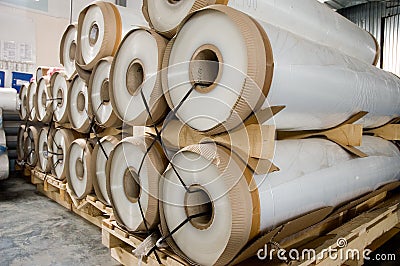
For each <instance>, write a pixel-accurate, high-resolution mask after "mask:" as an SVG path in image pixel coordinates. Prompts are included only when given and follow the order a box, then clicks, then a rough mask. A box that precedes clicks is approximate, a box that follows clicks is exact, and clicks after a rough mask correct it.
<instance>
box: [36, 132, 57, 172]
mask: <svg viewBox="0 0 400 266" xmlns="http://www.w3.org/2000/svg"><path fill="white" fill-rule="evenodd" d="M49 130H50V128H48V127H44V128H42V129H41V130H40V132H39V140H38V149H39V150H38V155H39V158H38V160H39V163H38V166H39V168H40V170H42V171H43V172H45V173H49V172H50V171H51V167H52V165H53V164H52V156H50V153H51V145H52V139H51V138H52V134H51V133H50V132H49Z"/></svg>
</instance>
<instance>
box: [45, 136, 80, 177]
mask: <svg viewBox="0 0 400 266" xmlns="http://www.w3.org/2000/svg"><path fill="white" fill-rule="evenodd" d="M53 138H54V139H53V143H52V153H54V154H53V157H52V160H53V167H52V169H51V170H52V173H53V174H54V175H55V176H56V178H57V179H59V180H64V179H65V177H66V174H67V171H66V162H65V161H66V159H67V152H68V148H69V147H70V146H71V144H72V142H73V141H74V140H75V139H77V138H78V136H77V134H75V133H74V132H73V131H72V130H68V129H57V130H56V131H55V133H54V136H53Z"/></svg>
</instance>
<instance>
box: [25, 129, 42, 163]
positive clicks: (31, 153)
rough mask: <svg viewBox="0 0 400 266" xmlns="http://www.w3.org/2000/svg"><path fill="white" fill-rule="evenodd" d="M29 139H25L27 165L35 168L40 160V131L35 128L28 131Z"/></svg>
mask: <svg viewBox="0 0 400 266" xmlns="http://www.w3.org/2000/svg"><path fill="white" fill-rule="evenodd" d="M26 132H27V137H26V139H25V152H26V154H27V159H26V161H27V163H28V165H29V166H31V167H35V166H36V164H37V162H38V158H39V146H38V144H39V141H38V140H39V130H38V128H37V127H35V126H30V127H28V129H27V131H26Z"/></svg>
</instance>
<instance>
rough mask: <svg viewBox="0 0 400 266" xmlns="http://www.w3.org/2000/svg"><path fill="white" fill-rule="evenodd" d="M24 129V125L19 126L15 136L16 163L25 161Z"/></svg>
mask: <svg viewBox="0 0 400 266" xmlns="http://www.w3.org/2000/svg"><path fill="white" fill-rule="evenodd" d="M25 133H26V129H25V125H21V126H20V127H19V129H18V135H17V155H18V161H20V162H21V161H25V160H26V153H25V149H24V146H25V138H26V134H25Z"/></svg>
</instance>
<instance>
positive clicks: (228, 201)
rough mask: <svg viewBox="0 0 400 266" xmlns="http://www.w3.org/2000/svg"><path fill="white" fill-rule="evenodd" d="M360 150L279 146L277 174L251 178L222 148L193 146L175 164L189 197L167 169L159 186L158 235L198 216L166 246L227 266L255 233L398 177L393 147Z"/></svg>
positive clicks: (302, 143)
mask: <svg viewBox="0 0 400 266" xmlns="http://www.w3.org/2000/svg"><path fill="white" fill-rule="evenodd" d="M360 149H361V150H362V151H364V152H366V153H367V154H368V155H369V157H366V158H354V157H352V156H350V155H349V154H347V153H346V152H345V151H344V150H342V149H341V147H340V146H338V145H336V144H334V143H332V142H329V141H328V140H322V139H307V140H289V141H278V142H277V147H276V153H275V159H274V163H275V164H276V165H279V167H280V168H281V170H280V171H279V172H274V173H272V174H269V175H263V176H253V174H252V172H251V171H250V170H249V169H247V168H246V167H245V166H244V163H243V161H241V160H240V159H238V158H236V157H235V155H234V154H230V152H229V151H228V150H226V149H225V148H221V147H219V146H213V145H212V144H202V145H196V146H190V147H188V148H186V149H184V150H182V151H180V152H179V153H177V154H176V155H175V157H174V158H173V160H172V163H173V164H174V165H175V169H176V170H177V172H178V174H179V176H180V177H181V178H182V180H183V182H184V183H185V185H186V186H187V187H188V188H189V189H188V191H187V190H186V189H185V188H184V187H183V185H182V184H181V182H180V181H179V179H178V176H177V175H176V173H175V172H174V170H173V169H171V168H169V169H168V170H167V171H166V172H165V174H164V176H165V178H164V179H162V183H161V185H160V186H161V187H160V196H161V198H160V202H162V203H160V206H161V207H162V208H161V210H162V216H161V220H162V228H163V233H164V234H166V233H167V232H169V231H172V230H173V229H175V228H176V227H177V226H178V225H179V224H180V223H182V222H183V221H184V220H185V219H186V218H188V216H192V215H196V214H203V215H201V216H200V217H197V218H194V219H192V220H191V221H190V222H188V223H186V224H185V225H184V226H183V227H181V228H180V229H179V230H178V231H177V232H175V233H174V234H173V235H172V239H173V242H172V243H171V241H170V243H169V244H171V246H172V247H173V248H174V249H175V250H177V251H178V253H180V255H181V256H183V257H186V258H187V259H189V260H190V261H191V262H195V263H198V264H201V265H226V264H228V263H229V262H231V261H232V259H234V258H235V256H236V255H237V254H238V253H239V252H240V251H241V249H242V248H243V247H244V246H245V245H246V244H247V243H248V241H250V240H252V239H253V238H254V237H256V236H258V235H259V234H260V233H265V232H266V231H268V230H269V229H271V228H274V227H276V226H277V225H280V224H282V223H284V222H287V221H290V220H292V219H295V218H297V217H299V216H301V215H305V214H307V213H310V212H312V211H315V210H318V209H320V208H323V207H337V206H339V205H340V204H342V203H344V202H346V201H349V200H352V199H354V198H357V197H359V196H362V195H363V194H364V193H368V192H371V191H374V190H376V189H378V188H379V187H381V186H382V185H385V184H388V183H391V182H395V181H398V180H399V179H400V170H399V169H398V167H396V166H395V165H398V164H399V163H400V152H399V149H398V148H397V147H396V146H395V145H394V144H392V143H391V142H388V141H385V140H382V139H379V138H374V137H364V139H363V146H362V147H361V148H360ZM310 152H311V153H310ZM316 154H319V155H321V156H316ZM290 159H292V160H291V161H290ZM377 177H378V178H377ZM254 184H256V186H254ZM299 191H300V192H301V193H299ZM287 195H292V196H290V197H288V196H287ZM161 199H162V201H161ZM252 255H255V254H249V256H252ZM243 259H245V258H243ZM236 262H237V261H236Z"/></svg>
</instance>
